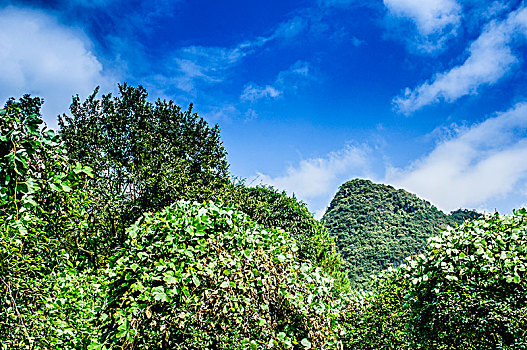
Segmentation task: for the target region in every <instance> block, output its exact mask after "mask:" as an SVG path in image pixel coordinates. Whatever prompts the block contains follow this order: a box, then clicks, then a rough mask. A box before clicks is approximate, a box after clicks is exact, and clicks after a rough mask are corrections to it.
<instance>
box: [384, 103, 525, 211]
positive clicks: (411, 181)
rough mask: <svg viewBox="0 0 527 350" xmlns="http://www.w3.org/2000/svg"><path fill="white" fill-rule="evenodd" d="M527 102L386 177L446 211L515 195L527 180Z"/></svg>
mask: <svg viewBox="0 0 527 350" xmlns="http://www.w3.org/2000/svg"><path fill="white" fill-rule="evenodd" d="M526 159H527V103H519V104H517V105H515V106H514V107H513V108H511V109H510V110H508V111H507V112H504V113H500V114H497V115H496V116H495V117H492V118H489V119H487V120H486V121H484V122H482V123H480V124H476V125H474V126H472V127H470V128H464V129H461V130H460V131H459V132H458V134H457V135H456V136H455V137H453V138H451V139H448V140H445V141H442V142H440V143H439V144H438V145H437V146H436V147H435V149H434V150H433V151H432V152H431V153H430V154H428V155H427V156H425V157H424V158H423V159H421V160H419V161H417V162H415V163H414V164H413V165H411V166H409V167H408V168H406V169H391V172H389V175H388V176H387V178H386V181H387V182H389V183H392V184H394V185H396V186H400V187H403V188H405V189H407V190H409V191H411V192H415V193H416V194H418V195H419V196H422V197H423V198H426V199H428V200H430V201H431V202H432V203H434V204H436V205H437V206H439V207H440V208H442V209H444V210H453V209H457V208H459V207H480V206H482V205H484V204H485V202H486V201H488V200H490V199H493V200H495V199H499V198H501V197H506V196H510V195H513V194H514V193H513V192H514V189H515V188H517V187H518V186H519V184H520V183H524V182H525V181H527V162H526V161H525V160H526Z"/></svg>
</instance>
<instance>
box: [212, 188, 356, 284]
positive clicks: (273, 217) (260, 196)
mask: <svg viewBox="0 0 527 350" xmlns="http://www.w3.org/2000/svg"><path fill="white" fill-rule="evenodd" d="M217 198H219V199H221V200H222V201H223V202H225V203H236V205H237V206H238V207H239V208H240V210H242V211H243V212H244V213H246V214H247V215H249V217H250V218H251V219H252V220H254V221H256V222H257V223H259V224H261V225H263V226H264V227H269V228H276V229H283V230H285V231H287V232H289V233H290V234H291V235H292V237H294V239H295V240H296V242H297V246H298V248H299V251H298V258H299V259H301V260H307V261H311V262H312V263H313V264H315V265H316V266H319V267H321V268H322V269H323V270H324V271H326V272H327V273H329V274H330V275H331V276H332V277H334V278H335V279H336V284H337V285H338V286H339V287H338V288H339V289H342V290H345V289H346V288H347V286H348V280H347V276H346V273H345V272H344V271H343V264H344V263H343V260H342V258H341V257H340V254H339V253H338V252H337V249H336V245H335V242H334V240H333V239H332V238H331V237H330V236H329V233H328V231H327V229H326V228H325V227H324V226H323V225H322V224H321V223H320V222H319V221H317V220H315V219H314V218H313V215H312V214H311V213H310V212H309V210H308V209H307V207H306V205H305V203H302V202H299V201H298V200H297V199H296V198H295V197H289V196H287V195H286V193H285V192H283V191H282V192H280V191H278V190H276V189H275V188H273V187H270V186H257V187H246V186H244V185H243V183H236V184H231V185H229V186H228V187H226V188H225V189H224V190H223V191H222V192H221V193H220V194H219V195H218V196H217Z"/></svg>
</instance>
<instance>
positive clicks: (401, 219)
mask: <svg viewBox="0 0 527 350" xmlns="http://www.w3.org/2000/svg"><path fill="white" fill-rule="evenodd" d="M474 216H478V213H476V212H473V211H469V210H458V211H456V212H453V213H452V214H451V215H447V214H445V213H443V212H442V211H440V210H439V209H437V208H436V207H434V206H433V205H432V204H430V203H429V202H427V201H425V200H422V199H420V198H419V197H417V196H415V195H414V194H411V193H408V192H406V191H405V190H401V189H395V188H393V187H392V186H388V185H380V184H374V183H372V182H371V181H369V180H360V179H356V180H352V181H349V182H346V183H345V184H343V185H342V186H341V187H340V189H339V191H338V192H337V194H336V195H335V197H334V198H333V200H332V201H331V204H330V206H329V208H328V209H327V211H326V213H325V214H324V217H323V219H322V221H323V223H324V225H325V226H326V227H327V228H328V230H329V232H330V234H331V235H332V236H334V237H336V243H337V247H338V249H339V250H340V253H341V255H342V256H343V258H344V259H345V260H346V262H347V267H348V271H349V277H350V279H351V282H352V284H355V285H364V284H365V283H366V282H367V281H369V280H370V278H369V276H370V275H371V274H374V273H375V272H378V271H381V270H384V269H386V268H388V267H390V266H397V265H399V264H400V263H401V262H402V261H403V260H404V258H405V257H407V256H411V255H415V254H418V253H420V252H421V251H422V250H423V248H424V247H425V244H426V239H427V238H428V237H431V236H435V235H438V234H439V233H440V232H441V230H442V229H444V228H446V227H447V226H448V225H450V226H455V225H456V223H461V222H463V220H464V219H467V218H472V217H474Z"/></svg>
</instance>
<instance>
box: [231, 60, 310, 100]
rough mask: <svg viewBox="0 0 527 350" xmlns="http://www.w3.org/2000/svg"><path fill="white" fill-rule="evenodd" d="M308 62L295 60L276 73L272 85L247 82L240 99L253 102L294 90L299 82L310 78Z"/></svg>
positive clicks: (276, 96)
mask: <svg viewBox="0 0 527 350" xmlns="http://www.w3.org/2000/svg"><path fill="white" fill-rule="evenodd" d="M310 73H311V68H310V65H309V63H307V62H303V61H297V62H296V63H295V64H293V65H292V66H291V67H289V68H288V69H287V70H284V71H282V72H280V73H278V75H277V77H276V79H275V81H274V83H273V84H272V85H265V86H259V85H257V84H255V83H249V84H247V85H246V86H245V88H244V90H243V92H242V94H241V96H240V100H242V101H250V102H254V101H257V100H260V99H266V98H270V99H274V98H278V97H280V96H282V94H283V93H284V91H294V90H296V89H297V88H298V87H299V85H300V84H302V83H305V82H306V81H307V80H309V79H312V76H311V75H310Z"/></svg>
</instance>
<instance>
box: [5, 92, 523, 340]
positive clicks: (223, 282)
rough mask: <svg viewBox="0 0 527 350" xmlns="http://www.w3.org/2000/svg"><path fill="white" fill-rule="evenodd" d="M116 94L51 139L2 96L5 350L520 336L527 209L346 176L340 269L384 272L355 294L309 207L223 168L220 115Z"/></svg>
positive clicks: (338, 215) (24, 108)
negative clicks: (474, 204) (442, 206)
mask: <svg viewBox="0 0 527 350" xmlns="http://www.w3.org/2000/svg"><path fill="white" fill-rule="evenodd" d="M120 89H121V95H120V96H119V97H117V98H112V97H111V96H109V95H108V96H104V97H103V99H102V101H98V100H97V99H96V98H95V94H94V95H92V96H90V97H89V98H88V100H87V101H85V102H84V103H81V102H80V101H79V99H78V98H75V99H74V103H73V104H72V113H73V116H72V117H63V120H61V127H62V133H61V134H58V135H57V134H55V133H54V132H53V131H51V130H48V129H46V127H45V126H43V123H42V120H41V117H40V106H41V103H42V101H41V100H40V99H38V98H31V97H29V96H24V97H23V98H21V99H20V100H19V101H15V100H9V101H8V103H7V104H6V106H5V108H4V109H0V117H1V119H0V349H2V350H7V349H87V350H110V349H115V350H117V349H181V350H183V349H189V350H190V349H210V350H217V349H269V348H275V349H302V350H303V349H371V350H373V349H430V350H432V349H445V350H446V349H474V350H475V349H497V348H498V349H511V350H512V349H526V348H527V343H526V341H525V339H527V279H526V277H527V276H526V269H527V266H526V265H527V211H526V210H525V209H522V210H518V211H516V212H515V213H514V215H512V216H500V215H498V214H495V215H487V216H480V214H478V213H475V212H472V211H467V210H458V211H456V212H453V213H452V214H451V215H450V216H447V215H445V214H443V213H442V212H440V211H438V210H437V209H435V208H434V207H433V206H431V205H430V204H429V203H427V202H424V201H421V200H419V199H418V198H417V197H415V196H413V195H410V194H408V193H407V192H405V191H402V190H395V189H393V188H392V187H389V186H381V185H373V184H372V183H371V182H369V181H361V180H355V181H352V182H350V183H348V184H345V185H344V186H343V187H342V188H341V190H340V191H339V194H337V197H336V198H335V200H334V201H333V202H332V205H331V207H330V209H329V210H328V213H327V214H326V217H325V219H326V221H325V224H326V225H327V226H328V227H329V228H330V229H331V230H335V229H336V231H332V232H333V234H334V236H335V238H336V239H337V240H338V244H339V248H340V249H341V251H342V252H343V254H345V255H346V257H347V258H348V259H349V260H348V262H349V266H350V268H351V269H352V270H351V272H350V276H352V278H355V282H356V283H357V285H359V284H360V283H365V282H366V279H367V278H366V277H365V276H367V275H370V274H373V273H375V272H376V271H378V270H381V269H383V268H385V267H387V266H388V267H389V269H387V270H384V271H383V272H381V273H380V274H377V275H376V276H375V277H373V278H372V279H371V283H370V289H369V290H367V291H365V290H363V289H350V288H349V283H348V281H347V278H346V273H345V272H343V271H342V265H343V262H342V258H341V257H340V255H339V253H338V251H337V247H336V246H335V243H334V241H333V238H331V237H330V235H329V233H328V231H327V229H326V228H325V227H324V226H323V225H322V223H320V222H318V221H317V220H315V219H314V218H313V217H312V215H311V214H310V213H309V211H308V210H307V208H306V206H305V204H303V203H302V202H300V201H298V200H297V199H296V198H294V197H293V198H291V197H288V196H287V195H286V194H285V193H283V192H280V191H278V190H276V189H274V188H272V187H264V186H259V187H256V188H248V187H246V186H245V185H244V184H243V182H241V183H240V182H233V181H232V180H230V179H229V178H228V175H229V174H228V172H227V168H228V167H227V163H226V161H225V151H224V150H223V147H222V145H221V142H220V140H219V129H218V128H217V127H214V128H209V127H208V126H207V124H206V123H205V122H204V121H203V120H202V119H201V118H199V117H198V116H197V115H195V114H192V112H191V110H190V109H189V110H188V111H186V112H181V111H180V110H179V107H176V106H175V105H174V104H173V103H172V102H170V101H169V102H165V101H158V102H157V103H155V104H151V103H149V102H147V101H146V91H144V89H142V88H132V87H128V86H126V85H123V86H121V87H120ZM90 133H91V134H90ZM63 137H64V139H63ZM64 140H65V142H64ZM84 144H85V145H86V148H85V149H84V148H83V145H84ZM83 162H85V163H83ZM86 164H88V165H89V166H87V165H86ZM90 166H91V167H93V169H92V168H91V167H90ZM185 199H187V200H185ZM466 219H470V220H473V221H464V220H466ZM462 222H464V223H463V224H461V225H460V226H459V225H458V224H457V223H462ZM346 225H349V227H350V228H351V229H353V230H349V231H348V230H346V227H345V226H346ZM441 228H443V229H444V230H443V232H442V233H440V232H439V230H440V229H441ZM335 232H336V233H335ZM428 236H432V238H429V239H428V244H425V243H423V242H420V241H424V240H425V239H426V237H428ZM419 242H420V243H419ZM344 244H346V245H347V247H345V246H344ZM417 251H421V252H422V254H420V255H417V254H415V253H416V252H417ZM405 255H409V256H410V257H408V258H406V259H404V256H405ZM351 258H353V259H354V260H352V259H351ZM357 259H358V260H357ZM357 262H360V264H362V265H361V266H359V263H357ZM400 262H404V264H402V265H399V264H400ZM394 265H396V266H398V267H396V268H394V267H393V266H394ZM359 273H361V274H362V275H361V276H359ZM357 276H359V277H360V278H362V279H360V278H359V277H357Z"/></svg>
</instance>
